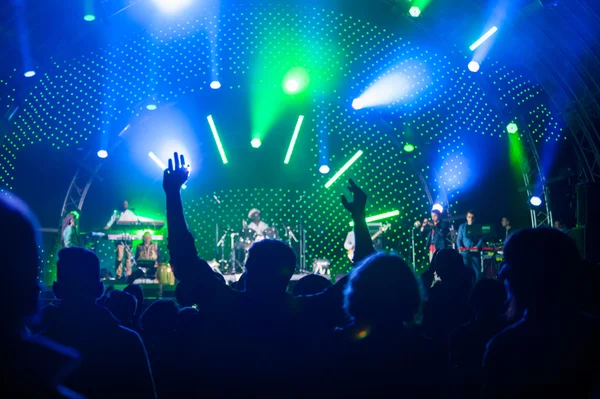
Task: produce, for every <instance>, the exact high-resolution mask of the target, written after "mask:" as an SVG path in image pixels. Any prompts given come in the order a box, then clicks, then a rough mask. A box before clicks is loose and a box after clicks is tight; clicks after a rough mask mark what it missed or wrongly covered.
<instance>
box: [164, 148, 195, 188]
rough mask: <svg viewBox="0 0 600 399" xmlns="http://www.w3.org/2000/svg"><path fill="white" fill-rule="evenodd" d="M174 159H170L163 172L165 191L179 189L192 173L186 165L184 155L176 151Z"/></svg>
mask: <svg viewBox="0 0 600 399" xmlns="http://www.w3.org/2000/svg"><path fill="white" fill-rule="evenodd" d="M173 159H174V160H175V166H173ZM173 159H169V166H168V167H167V169H165V172H164V174H163V190H165V193H170V192H173V191H179V190H180V189H181V186H183V184H184V183H185V182H186V181H187V179H188V176H189V174H190V172H189V171H188V169H187V167H186V166H185V158H184V157H183V155H181V156H180V155H178V154H177V153H174V154H173Z"/></svg>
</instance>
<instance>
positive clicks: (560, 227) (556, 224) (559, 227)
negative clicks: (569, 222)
mask: <svg viewBox="0 0 600 399" xmlns="http://www.w3.org/2000/svg"><path fill="white" fill-rule="evenodd" d="M554 228H555V229H556V230H560V231H562V232H563V233H565V234H569V229H567V228H566V227H565V225H564V224H562V222H561V221H560V220H558V219H556V220H555V221H554Z"/></svg>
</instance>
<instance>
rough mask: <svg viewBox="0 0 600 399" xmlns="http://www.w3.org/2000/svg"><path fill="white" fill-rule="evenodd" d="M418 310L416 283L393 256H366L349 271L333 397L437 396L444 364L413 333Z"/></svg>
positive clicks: (402, 262) (442, 359) (424, 341)
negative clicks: (345, 323) (346, 318)
mask: <svg viewBox="0 0 600 399" xmlns="http://www.w3.org/2000/svg"><path fill="white" fill-rule="evenodd" d="M420 306H421V287H420V284H419V281H418V280H417V278H416V277H415V275H414V273H413V271H412V269H411V268H410V267H409V266H408V265H407V264H406V262H405V261H404V260H402V258H400V257H399V256H398V255H396V254H390V255H388V254H385V253H377V254H374V255H371V256H370V257H368V258H366V259H365V260H364V261H363V262H362V263H361V264H359V266H358V267H357V268H356V269H354V270H353V271H352V273H351V274H350V279H349V281H348V285H347V286H346V290H345V299H344V309H345V311H346V312H347V314H348V316H349V317H350V318H351V320H352V322H351V323H350V324H349V325H348V326H347V327H345V328H343V329H342V330H338V332H337V341H338V345H337V346H338V347H337V351H336V352H335V353H334V359H335V361H334V366H333V370H334V371H335V373H334V374H335V375H336V376H337V379H336V384H335V385H336V386H337V387H338V388H339V389H340V392H337V393H336V395H335V396H336V397H342V396H352V397H358V396H360V397H374V396H377V397H394V396H398V397H403V398H406V397H409V398H410V397H429V396H431V395H433V396H438V395H439V394H440V389H441V377H442V370H443V366H444V360H445V359H444V358H443V357H437V358H436V354H435V352H434V351H432V350H430V346H431V345H430V343H429V342H428V340H426V339H425V338H423V337H422V335H421V334H420V332H419V330H418V329H417V328H415V327H414V324H413V322H414V320H415V315H416V314H417V312H418V311H419V309H420ZM349 376H352V381H351V382H350V381H348V378H349Z"/></svg>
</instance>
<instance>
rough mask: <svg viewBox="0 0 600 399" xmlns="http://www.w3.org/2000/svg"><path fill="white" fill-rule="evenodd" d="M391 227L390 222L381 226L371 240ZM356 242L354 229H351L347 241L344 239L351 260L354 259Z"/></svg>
mask: <svg viewBox="0 0 600 399" xmlns="http://www.w3.org/2000/svg"><path fill="white" fill-rule="evenodd" d="M389 227H390V225H389V224H386V225H384V226H381V227H379V229H378V230H377V231H376V232H375V234H373V235H372V236H371V241H375V240H376V239H377V237H379V236H380V235H381V234H383V232H384V231H386V230H387V229H388V228H389ZM354 242H355V237H354V231H351V232H349V233H348V235H347V236H346V241H344V248H345V249H346V251H348V258H350V260H353V258H354Z"/></svg>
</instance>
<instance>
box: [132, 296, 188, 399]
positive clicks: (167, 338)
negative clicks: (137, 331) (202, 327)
mask: <svg viewBox="0 0 600 399" xmlns="http://www.w3.org/2000/svg"><path fill="white" fill-rule="evenodd" d="M178 312H179V308H178V306H177V304H176V303H175V302H174V301H172V300H168V299H161V300H158V301H156V302H153V303H152V304H151V305H150V306H148V308H147V309H146V310H145V311H144V313H143V314H142V317H141V319H140V326H141V329H142V337H144V342H145V343H146V347H147V348H148V356H149V358H150V365H151V366H152V370H153V371H154V382H155V384H156V393H157V395H158V396H159V397H165V398H170V397H175V396H179V395H181V394H183V392H180V391H178V390H179V388H180V387H178V386H176V385H179V384H181V381H178V380H177V374H178V373H179V372H180V371H179V370H178V367H177V366H178V365H179V361H178V360H179V359H178V356H177V353H176V351H175V348H176V345H177V342H176V336H175V331H176V330H175V328H176V325H177V314H178ZM189 360H190V362H189V363H185V364H184V366H185V367H191V365H194V364H195V362H192V360H193V359H189ZM174 380H175V381H174ZM174 382H178V384H177V383H174ZM178 394H179V395H178Z"/></svg>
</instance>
